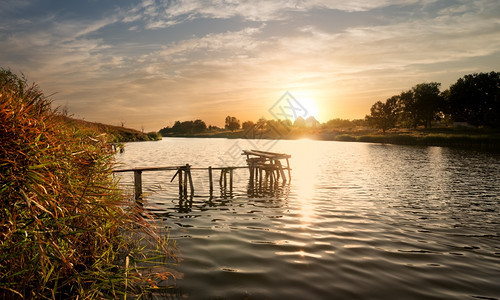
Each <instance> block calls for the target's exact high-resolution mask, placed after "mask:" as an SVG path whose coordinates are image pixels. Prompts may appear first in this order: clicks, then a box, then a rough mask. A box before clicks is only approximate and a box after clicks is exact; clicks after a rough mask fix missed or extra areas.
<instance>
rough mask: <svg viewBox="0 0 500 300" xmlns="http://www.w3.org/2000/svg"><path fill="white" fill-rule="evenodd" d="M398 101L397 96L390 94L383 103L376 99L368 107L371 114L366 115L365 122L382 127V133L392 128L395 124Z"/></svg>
mask: <svg viewBox="0 0 500 300" xmlns="http://www.w3.org/2000/svg"><path fill="white" fill-rule="evenodd" d="M398 102H399V96H392V97H391V98H389V99H387V100H386V102H385V103H383V102H382V101H377V102H376V103H375V104H373V106H372V107H371V109H370V111H371V114H370V115H369V116H366V120H367V122H368V123H369V124H370V125H372V126H374V127H376V128H380V129H382V131H383V132H384V133H385V131H386V130H387V129H390V128H393V127H394V126H396V121H397V119H398V111H399V105H398Z"/></svg>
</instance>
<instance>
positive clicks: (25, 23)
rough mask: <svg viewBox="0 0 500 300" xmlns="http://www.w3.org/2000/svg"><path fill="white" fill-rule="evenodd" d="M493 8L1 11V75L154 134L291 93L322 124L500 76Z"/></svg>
mask: <svg viewBox="0 0 500 300" xmlns="http://www.w3.org/2000/svg"><path fill="white" fill-rule="evenodd" d="M499 17H500V3H499V2H498V1H497V0H471V1H451V0H450V1H449V0H445V1H432V0H431V1H429V0H397V1H390V2H389V1H385V0H369V1H337V0H335V1H322V0H312V1H285V0H280V1H236V2H235V1H198V2H197V1H155V0H143V1H130V0H127V1H119V2H117V1H17V0H6V1H2V9H1V10H0V47H1V49H2V50H1V51H0V67H3V68H7V69H11V70H12V71H13V72H15V73H17V74H21V73H23V74H24V75H25V76H26V77H27V78H28V80H29V81H33V82H36V83H38V84H39V85H40V86H41V88H42V89H43V90H44V91H45V93H46V94H51V95H53V96H52V98H53V99H54V102H55V105H57V106H64V107H67V109H68V110H69V112H70V113H72V114H73V115H74V116H75V117H77V118H83V119H86V120H88V121H96V122H103V123H108V124H113V125H119V124H121V123H124V124H125V126H127V127H132V128H136V129H141V128H142V129H145V130H147V131H153V130H159V129H160V128H163V127H165V126H171V125H173V123H174V122H175V121H176V120H181V121H184V120H194V119H202V120H204V121H205V122H206V123H207V125H209V124H212V125H217V126H221V125H224V118H225V117H226V116H227V115H231V116H235V117H237V118H238V119H239V120H241V121H246V120H252V121H256V120H257V119H259V118H261V117H264V118H266V119H272V118H273V116H272V115H271V114H270V112H269V109H270V108H271V107H272V106H273V104H274V103H276V101H278V99H280V97H281V96H282V95H283V94H285V93H286V92H287V91H288V92H289V93H291V94H292V95H293V96H294V97H295V98H296V99H297V100H298V101H301V103H303V106H304V107H305V108H306V109H307V110H308V112H309V115H312V116H314V117H316V118H317V119H318V120H319V121H320V122H326V121H328V120H330V119H333V118H344V119H358V118H364V116H365V115H366V114H369V112H370V107H371V106H372V104H373V103H375V102H376V101H378V100H382V101H383V100H385V99H387V98H388V97H390V96H392V95H395V94H398V93H400V92H401V91H402V90H405V89H409V88H411V87H412V86H414V85H416V84H418V83H422V82H431V81H437V82H441V83H442V86H441V88H442V89H446V88H448V87H449V86H450V84H452V83H454V82H455V81H456V80H457V79H458V78H460V77H462V76H464V75H466V74H471V73H474V72H489V71H493V70H498V67H499V66H500V65H499V62H500V55H499V54H500V50H499V49H500V35H499V34H498V32H500V18H499Z"/></svg>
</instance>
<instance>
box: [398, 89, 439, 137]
mask: <svg viewBox="0 0 500 300" xmlns="http://www.w3.org/2000/svg"><path fill="white" fill-rule="evenodd" d="M440 85H441V83H439V82H430V83H420V84H417V85H416V86H414V87H412V88H411V90H408V91H404V92H402V93H401V94H400V95H399V106H400V108H401V114H400V118H399V122H400V124H401V125H402V126H403V127H413V128H416V127H417V126H419V125H424V126H425V128H429V127H431V126H432V121H433V120H436V119H438V117H439V115H440V114H439V113H440V110H441V107H442V102H443V98H442V96H441V93H440V91H439V86H440Z"/></svg>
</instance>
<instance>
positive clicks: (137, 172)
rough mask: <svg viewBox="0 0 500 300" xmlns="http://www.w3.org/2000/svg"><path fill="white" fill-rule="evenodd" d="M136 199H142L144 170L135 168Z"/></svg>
mask: <svg viewBox="0 0 500 300" xmlns="http://www.w3.org/2000/svg"><path fill="white" fill-rule="evenodd" d="M134 187H135V189H134V190H135V201H141V200H142V171H140V170H134Z"/></svg>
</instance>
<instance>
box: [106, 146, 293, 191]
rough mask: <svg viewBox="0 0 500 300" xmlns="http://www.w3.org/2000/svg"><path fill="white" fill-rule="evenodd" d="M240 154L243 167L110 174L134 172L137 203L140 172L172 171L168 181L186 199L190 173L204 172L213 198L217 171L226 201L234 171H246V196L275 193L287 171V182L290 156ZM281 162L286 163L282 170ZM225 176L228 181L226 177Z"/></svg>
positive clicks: (186, 167)
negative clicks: (247, 179) (214, 175)
mask: <svg viewBox="0 0 500 300" xmlns="http://www.w3.org/2000/svg"><path fill="white" fill-rule="evenodd" d="M242 155H246V157H247V159H246V162H247V165H246V166H230V167H212V166H209V167H208V168H203V167H193V166H191V165H189V164H186V165H177V166H165V167H142V168H132V169H119V170H115V171H114V173H123V172H133V173H134V198H135V200H136V201H141V200H142V198H143V191H142V186H143V184H142V173H143V172H152V171H176V172H175V173H174V175H173V177H172V179H171V180H170V182H173V181H174V179H175V178H176V177H177V178H178V183H179V198H180V199H183V198H184V199H187V198H188V186H189V191H190V196H191V198H192V197H193V196H194V184H193V177H192V171H196V170H199V171H202V170H204V171H208V180H209V192H210V196H212V195H213V192H214V185H213V172H214V171H220V176H219V185H220V189H221V196H222V197H224V198H226V197H227V196H230V197H231V196H232V193H233V178H234V175H233V172H234V170H236V169H249V171H250V179H249V188H248V193H249V195H250V196H251V197H252V196H258V195H259V194H263V195H264V194H269V193H274V191H275V190H279V185H280V182H281V184H282V185H284V184H285V183H286V182H287V178H286V175H285V170H287V171H288V180H291V172H290V170H291V168H290V162H289V159H290V158H291V155H289V154H284V153H274V152H266V151H259V150H243V153H242ZM281 160H285V161H286V167H285V166H284V165H283V163H282V162H281ZM228 177H229V178H228Z"/></svg>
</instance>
